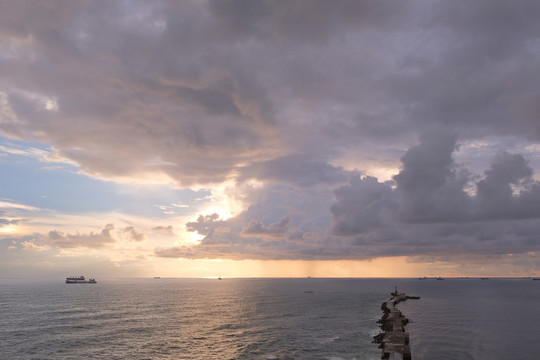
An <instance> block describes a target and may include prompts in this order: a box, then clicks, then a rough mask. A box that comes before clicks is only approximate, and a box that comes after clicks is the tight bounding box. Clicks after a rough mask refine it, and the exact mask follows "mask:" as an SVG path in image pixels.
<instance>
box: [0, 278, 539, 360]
mask: <svg viewBox="0 0 540 360" xmlns="http://www.w3.org/2000/svg"><path fill="white" fill-rule="evenodd" d="M98 281H99V283H98V284H64V283H63V279H59V280H57V281H50V280H39V281H38V280H0V358H1V359H357V360H360V359H370V360H375V359H378V358H379V357H380V350H379V349H378V348H377V345H376V344H372V343H371V341H372V336H373V335H376V334H377V333H378V326H377V323H376V321H377V320H378V319H379V318H380V316H381V315H382V311H381V309H380V305H381V303H382V302H383V301H386V300H388V298H389V297H390V296H389V293H390V292H391V291H393V289H394V286H398V289H399V290H400V291H404V292H406V293H408V294H411V295H419V296H421V297H422V298H421V299H420V300H408V301H406V302H404V303H400V304H399V305H398V307H399V308H400V309H401V310H402V312H403V313H404V314H405V315H406V316H407V317H408V318H409V319H410V320H411V323H410V324H409V325H408V327H407V331H408V332H409V333H410V339H411V348H412V355H413V359H415V360H416V359H429V360H433V359H537V358H538V357H539V356H540V355H539V354H540V341H539V340H538V339H540V281H532V280H530V279H529V280H527V279H490V280H479V279H468V280H465V279H446V280H444V281H436V280H418V279H224V280H222V281H218V280H198V279H197V280H195V279H159V280H158V279H156V280H154V279H137V280H102V281H100V279H98Z"/></svg>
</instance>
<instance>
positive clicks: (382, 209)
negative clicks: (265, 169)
mask: <svg viewBox="0 0 540 360" xmlns="http://www.w3.org/2000/svg"><path fill="white" fill-rule="evenodd" d="M456 138H457V137H456V135H455V134H452V133H444V132H439V133H435V132H430V133H428V134H425V135H423V136H421V137H420V142H419V144H417V145H414V146H412V147H411V148H410V149H409V150H408V151H407V152H406V153H405V154H404V155H403V157H402V159H401V161H402V164H403V166H402V169H401V171H400V172H399V174H397V175H396V176H395V177H394V179H395V183H392V182H387V183H381V182H379V181H378V179H377V178H374V177H369V176H364V177H360V176H359V175H356V176H352V177H351V178H350V179H349V183H348V184H346V185H342V186H340V187H338V188H336V189H335V190H334V196H335V200H334V202H333V203H332V204H331V206H330V212H331V214H332V222H331V223H328V222H322V223H321V225H322V227H319V228H317V227H314V226H313V225H309V224H310V222H311V221H313V219H309V218H307V217H305V215H306V213H304V214H303V215H304V218H297V223H298V225H296V226H295V227H292V228H291V221H290V219H289V218H288V217H283V218H282V219H281V220H280V221H278V222H275V223H269V224H268V225H266V224H264V223H261V222H259V221H257V220H255V219H254V217H261V216H262V214H261V212H260V210H259V209H260V207H256V206H253V207H251V208H250V209H249V210H247V211H245V212H243V213H241V214H240V215H238V216H236V217H234V218H230V219H227V220H220V219H219V216H218V215H217V214H213V215H207V216H202V215H201V216H200V217H199V219H198V220H197V222H191V223H188V224H187V226H186V227H187V230H188V231H197V232H198V233H199V234H201V235H204V236H205V237H204V239H203V240H202V241H201V243H200V244H199V245H197V246H194V247H191V248H186V247H176V248H170V249H159V250H157V255H158V256H164V257H184V256H185V257H197V256H202V257H205V258H212V257H231V258H235V259H244V258H250V256H254V257H255V258H265V257H267V258H272V259H315V258H318V259H351V258H357V259H363V258H370V257H377V256H397V255H411V256H412V255H420V254H425V255H428V254H431V255H433V256H435V255H436V256H440V257H441V259H442V258H444V259H450V258H457V257H460V256H463V254H468V255H467V258H472V257H474V256H476V257H482V256H484V255H486V254H490V256H494V257H499V256H503V255H505V254H511V253H528V252H530V251H538V250H539V249H540V243H539V242H538V241H537V239H536V231H537V230H538V229H540V227H539V226H540V225H538V224H539V223H538V218H540V211H539V209H540V196H539V194H540V193H539V190H540V183H539V182H537V181H535V180H533V179H532V175H533V171H532V169H531V168H530V167H529V166H528V165H527V163H526V161H525V159H524V158H523V156H521V155H519V154H509V153H507V152H504V151H501V152H499V153H498V154H497V155H496V156H495V157H494V159H493V162H492V164H491V166H490V168H489V169H487V170H486V171H485V176H484V177H483V178H482V179H480V180H478V181H477V182H475V183H474V182H473V180H474V179H473V177H471V176H469V172H468V171H467V170H466V169H464V168H462V167H460V166H458V164H456V163H455V162H454V160H453V154H454V152H455V151H456V150H457V148H458V145H457V144H456ZM468 184H470V185H474V186H475V187H476V189H477V192H476V193H475V194H470V193H467V192H465V190H464V189H465V187H466V186H467V185H468ZM393 185H395V188H394V187H393ZM512 186H516V187H515V188H514V189H513V188H512ZM269 196H270V195H269ZM270 204H271V203H268V202H267V203H266V205H265V206H264V208H265V209H266V212H267V213H268V212H269V211H271V210H270V206H269V205H270ZM276 207H277V209H279V207H278V205H277V203H274V209H276ZM282 213H287V211H286V210H285V211H284V210H282ZM531 219H535V220H534V221H533V220H531ZM293 229H296V230H297V231H296V233H295V232H294V231H292V230H293ZM295 235H296V236H295Z"/></svg>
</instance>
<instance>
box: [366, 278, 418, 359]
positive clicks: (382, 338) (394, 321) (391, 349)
mask: <svg viewBox="0 0 540 360" xmlns="http://www.w3.org/2000/svg"><path fill="white" fill-rule="evenodd" d="M390 295H392V297H391V298H390V299H389V300H387V301H385V302H383V303H382V305H381V309H382V311H383V312H384V313H383V316H382V317H381V318H380V320H379V321H378V323H380V324H381V325H380V327H381V330H382V332H381V333H380V334H378V335H376V336H374V337H373V339H374V340H373V342H374V343H376V344H380V345H379V348H380V349H382V352H381V359H402V360H411V348H410V346H409V333H407V332H405V325H406V324H407V323H408V322H409V320H408V319H407V318H406V317H405V316H404V315H403V314H402V313H401V311H400V310H399V309H398V308H397V307H396V305H397V304H398V303H400V302H401V301H405V300H407V299H420V297H419V296H409V295H407V294H405V293H400V292H399V291H398V289H397V287H396V288H395V291H394V292H393V293H391V294H390Z"/></svg>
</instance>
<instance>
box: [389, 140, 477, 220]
mask: <svg viewBox="0 0 540 360" xmlns="http://www.w3.org/2000/svg"><path fill="white" fill-rule="evenodd" d="M456 140H457V136H456V135H453V134H448V133H428V134H426V135H423V136H422V137H421V139H420V144H419V145H417V146H413V147H412V148H410V149H409V150H408V151H407V152H406V153H405V155H403V157H402V158H401V161H402V163H403V168H402V170H401V171H400V172H399V174H397V175H396V176H394V180H395V181H396V184H397V189H398V192H399V194H400V195H401V197H402V198H401V200H400V202H401V205H400V210H399V216H400V217H401V218H403V219H405V220H406V221H411V222H414V221H419V222H429V221H438V222H442V221H454V220H456V219H460V218H461V219H463V218H466V217H467V207H468V200H469V199H468V196H467V195H466V193H465V192H464V190H463V188H464V186H465V184H466V183H467V181H468V180H469V179H468V173H467V172H466V171H465V170H463V171H458V170H457V169H456V166H455V164H454V161H453V159H452V153H453V152H454V150H455V149H456Z"/></svg>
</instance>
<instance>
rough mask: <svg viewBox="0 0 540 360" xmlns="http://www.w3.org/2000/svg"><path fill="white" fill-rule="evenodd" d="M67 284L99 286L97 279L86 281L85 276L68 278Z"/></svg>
mask: <svg viewBox="0 0 540 360" xmlns="http://www.w3.org/2000/svg"><path fill="white" fill-rule="evenodd" d="M66 284H97V281H96V279H88V280H86V279H85V278H84V276H70V277H67V278H66Z"/></svg>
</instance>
